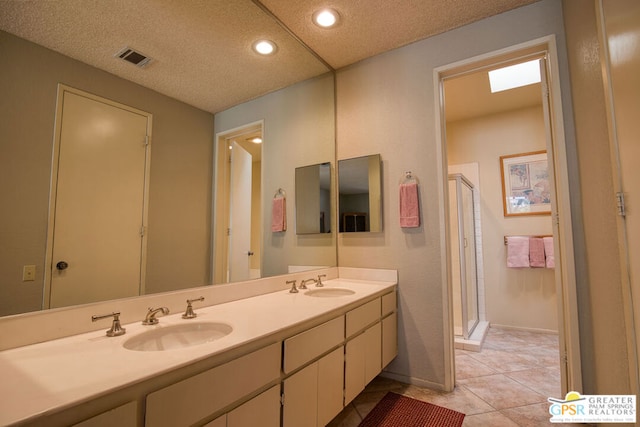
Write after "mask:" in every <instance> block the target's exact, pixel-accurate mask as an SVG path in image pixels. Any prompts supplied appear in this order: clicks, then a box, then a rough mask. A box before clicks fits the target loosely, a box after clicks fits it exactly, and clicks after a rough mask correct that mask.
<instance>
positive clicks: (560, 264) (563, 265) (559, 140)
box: [433, 35, 582, 395]
mask: <svg viewBox="0 0 640 427" xmlns="http://www.w3.org/2000/svg"><path fill="white" fill-rule="evenodd" d="M536 56H537V57H541V56H542V57H545V58H546V66H547V70H546V71H547V76H548V79H547V80H548V88H547V90H548V101H547V102H548V103H549V107H550V117H549V119H550V122H551V123H550V126H551V141H547V153H548V157H549V162H552V164H553V165H554V170H555V173H554V177H553V180H554V184H555V185H554V188H555V195H554V196H555V197H554V200H552V216H551V218H552V222H553V229H554V234H555V236H556V239H555V246H556V268H555V282H556V295H557V300H558V302H557V304H558V323H559V325H558V333H559V341H560V354H559V358H560V361H561V372H562V375H561V382H562V393H563V395H564V393H566V392H567V391H570V390H578V391H581V390H582V376H581V359H580V341H579V329H578V328H579V323H578V303H577V293H576V272H575V262H574V256H575V255H574V247H573V229H572V220H571V204H570V198H569V193H570V191H569V189H570V187H569V175H568V167H567V165H568V160H567V149H566V141H565V138H564V121H563V115H562V99H561V91H560V71H559V68H558V54H557V48H556V39H555V36H554V35H550V36H546V37H541V38H538V39H535V40H531V41H529V42H525V43H521V44H518V45H514V46H511V47H508V48H504V49H501V50H497V51H493V52H489V53H487V54H483V55H479V56H475V57H472V58H468V59H465V60H462V61H458V62H455V63H452V64H448V65H444V66H442V67H438V68H436V69H434V72H433V84H434V93H435V94H436V96H435V97H434V98H435V119H436V126H435V128H436V141H438V142H439V143H438V144H437V145H436V147H437V158H438V159H439V161H438V184H439V185H438V188H439V191H440V194H439V199H440V200H441V201H443V202H444V203H441V204H440V226H441V228H442V229H444V230H445V233H444V234H443V235H442V236H441V245H440V246H441V248H442V249H441V260H442V264H441V267H442V269H441V271H442V281H443V283H446V284H447V285H446V287H445V289H444V291H445V292H443V312H444V315H445V319H447V320H446V321H445V322H444V340H445V342H444V348H445V384H444V385H445V388H446V389H447V390H453V388H454V386H455V349H454V338H453V307H452V301H451V292H452V283H451V260H450V247H449V246H450V244H449V235H450V231H449V225H448V221H447V218H448V191H447V182H448V181H447V175H448V173H447V165H448V163H447V141H446V131H445V129H446V123H445V117H444V111H445V110H444V107H445V106H444V80H445V79H447V78H450V77H453V76H460V75H463V74H467V73H471V72H476V71H478V70H481V69H484V68H487V67H489V66H495V65H497V64H500V63H503V62H512V61H513V60H516V59H525V58H527V57H530V58H531V59H534V58H535V57H536ZM544 101H545V100H544V99H543V102H544ZM562 362H564V363H562Z"/></svg>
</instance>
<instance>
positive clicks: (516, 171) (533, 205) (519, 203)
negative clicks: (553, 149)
mask: <svg viewBox="0 0 640 427" xmlns="http://www.w3.org/2000/svg"><path fill="white" fill-rule="evenodd" d="M500 174H501V176H502V205H503V208H504V216H522V215H551V193H550V181H549V168H548V165H547V152H546V151H534V152H531V153H523V154H511V155H508V156H501V157H500Z"/></svg>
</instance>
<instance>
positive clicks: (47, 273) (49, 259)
mask: <svg viewBox="0 0 640 427" xmlns="http://www.w3.org/2000/svg"><path fill="white" fill-rule="evenodd" d="M65 92H69V93H73V94H75V95H78V96H82V97H85V98H89V99H91V100H93V101H96V102H101V103H104V104H107V105H110V106H112V107H116V108H120V109H122V110H125V111H129V112H131V113H135V114H139V115H141V116H144V117H146V118H147V152H146V155H145V166H144V168H145V170H144V190H143V206H142V230H141V231H142V242H141V248H140V250H141V254H140V286H139V295H143V294H144V292H145V285H146V283H145V280H146V273H147V268H146V267H147V234H148V233H147V226H148V215H149V174H150V171H151V131H152V129H153V114H151V113H148V112H146V111H142V110H138V109H137V108H134V107H131V106H129V105H125V104H121V103H119V102H116V101H112V100H110V99H107V98H103V97H101V96H98V95H94V94H92V93H89V92H85V91H83V90H80V89H76V88H74V87H71V86H67V85H65V84H62V83H58V88H57V94H56V115H55V122H54V128H53V152H52V156H51V179H50V184H51V185H50V191H49V218H48V224H47V244H46V250H45V263H44V265H45V269H44V292H43V296H42V307H43V308H49V306H50V304H51V279H52V274H53V238H54V231H55V230H54V226H55V213H56V201H57V198H56V195H57V190H58V165H59V163H60V142H61V141H60V139H61V136H62V115H63V111H62V107H63V104H64V94H65Z"/></svg>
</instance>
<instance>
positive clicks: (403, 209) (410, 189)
mask: <svg viewBox="0 0 640 427" xmlns="http://www.w3.org/2000/svg"><path fill="white" fill-rule="evenodd" d="M419 226H420V205H419V202H418V184H417V183H415V182H410V183H407V184H401V185H400V227H403V228H414V227H419Z"/></svg>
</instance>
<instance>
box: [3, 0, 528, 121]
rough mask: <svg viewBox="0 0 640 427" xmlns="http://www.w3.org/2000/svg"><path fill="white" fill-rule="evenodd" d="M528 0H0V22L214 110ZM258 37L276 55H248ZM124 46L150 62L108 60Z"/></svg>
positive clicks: (8, 28)
mask: <svg viewBox="0 0 640 427" xmlns="http://www.w3.org/2000/svg"><path fill="white" fill-rule="evenodd" d="M535 1H537V0H482V1H471V0H395V1H394V0H367V1H362V0H361V1H355V0H326V1H321V0H296V1H291V0H263V1H262V4H260V3H259V2H258V1H257V0H256V1H255V2H254V1H252V0H232V1H230V0H187V1H183V0H56V1H45V0H0V29H2V30H4V31H6V32H9V33H11V34H14V35H17V36H19V37H21V38H24V39H26V40H29V41H32V42H35V43H37V44H40V45H42V46H45V47H47V48H49V49H52V50H54V51H57V52H60V53H62V54H64V55H67V56H69V57H71V58H74V59H77V60H79V61H82V62H84V63H87V64H89V65H92V66H95V67H97V68H99V69H102V70H105V71H107V72H109V73H112V74H115V75H117V76H119V77H122V78H124V79H127V80H130V81H133V82H135V83H138V84H140V85H142V86H145V87H147V88H150V89H153V90H156V91H158V92H160V93H163V94H165V95H168V96H170V97H173V98H176V99H178V100H181V101H183V102H186V103H188V104H191V105H193V106H196V107H198V108H201V109H203V110H205V111H209V112H212V113H215V112H218V111H222V110H224V109H226V108H229V107H231V106H233V105H237V104H239V103H242V102H244V101H247V100H249V99H252V98H255V97H257V96H260V95H263V94H265V93H269V92H272V91H274V90H277V89H280V88H283V87H286V86H289V85H291V84H293V83H296V82H299V81H302V80H305V79H308V78H311V77H314V76H318V75H320V74H323V73H325V72H327V71H329V68H327V67H326V66H325V65H324V64H323V62H324V63H326V64H328V65H329V66H330V67H332V68H333V69H338V68H341V67H344V66H346V65H349V64H352V63H354V62H357V61H359V60H362V59H364V58H367V57H370V56H373V55H376V54H379V53H381V52H384V51H387V50H390V49H393V48H396V47H399V46H402V45H406V44H408V43H411V42H413V41H416V40H420V39H423V38H426V37H429V36H432V35H434V34H438V33H441V32H443V31H447V30H450V29H453V28H455V27H458V26H461V25H464V24H467V23H470V22H473V21H476V20H479V19H482V18H485V17H488V16H491V15H495V14H498V13H501V12H504V11H507V10H510V9H513V8H515V7H519V6H523V5H525V4H529V3H533V2H535ZM327 6H328V7H332V8H334V9H336V10H338V11H339V13H340V15H341V22H340V25H339V26H338V27H337V28H335V29H333V30H325V29H320V28H317V27H315V26H313V24H311V16H312V14H313V12H314V11H316V10H317V9H318V8H320V7H327ZM264 9H266V10H264ZM269 12H270V13H269ZM271 14H273V15H274V16H275V17H276V18H277V20H279V21H281V23H283V24H284V25H281V24H280V23H279V22H278V21H277V20H276V19H273V17H272V16H270V15H271ZM291 33H293V35H292V34H291ZM261 38H268V39H271V40H273V41H275V42H276V44H277V45H278V51H277V53H276V54H275V55H272V56H270V57H260V56H258V55H257V54H255V53H253V51H252V50H251V45H252V44H253V43H254V42H255V41H256V40H258V39H261ZM297 39H299V40H302V41H303V42H304V44H306V45H307V46H308V47H310V48H311V49H312V50H313V51H314V52H315V54H314V53H313V52H311V51H310V50H309V49H307V48H306V47H305V46H304V45H303V44H301V43H299V42H298V40H297ZM125 46H130V47H132V48H134V49H137V50H139V51H140V52H142V53H144V54H146V55H148V56H150V57H152V58H153V59H154V61H153V62H152V63H151V64H149V65H148V66H147V67H145V68H143V69H140V68H137V67H135V66H133V65H132V64H129V63H127V62H123V61H121V60H119V59H117V58H114V54H115V53H116V52H118V51H119V50H120V49H122V48H123V47H125ZM316 55H317V56H319V57H320V58H322V59H321V60H319V59H318V58H317V57H316ZM1 58H2V57H1V55H0V66H1V61H2V59H1Z"/></svg>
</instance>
